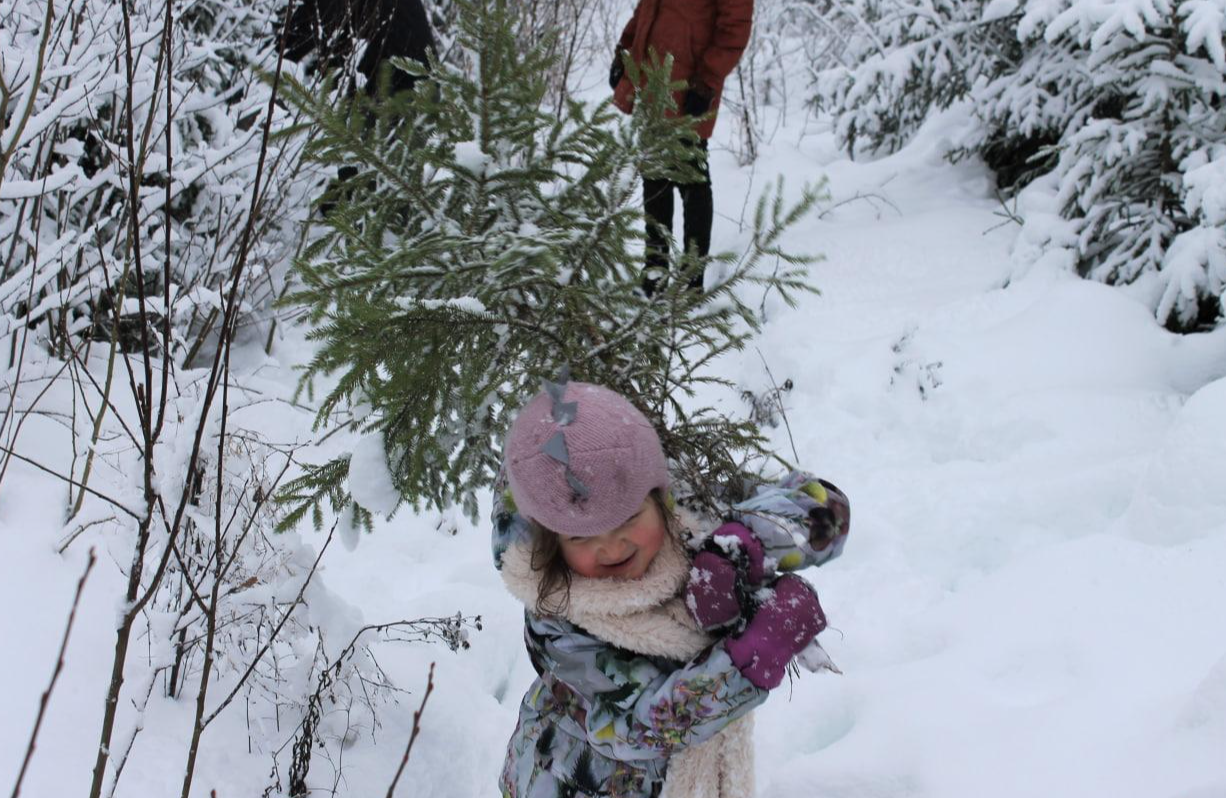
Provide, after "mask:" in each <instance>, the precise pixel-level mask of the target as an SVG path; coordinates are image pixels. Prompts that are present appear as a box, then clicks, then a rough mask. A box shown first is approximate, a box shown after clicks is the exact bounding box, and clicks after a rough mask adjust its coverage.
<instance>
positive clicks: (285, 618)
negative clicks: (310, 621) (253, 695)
mask: <svg viewBox="0 0 1226 798" xmlns="http://www.w3.org/2000/svg"><path fill="white" fill-rule="evenodd" d="M335 533H336V524H333V525H332V529H331V531H329V532H328V539H327V540H325V541H324V545H323V548H321V549H320V550H319V554H318V555H317V556H316V557H315V562H314V563H312V564H311V570H310V571H308V572H307V575H306V578H305V579H303V580H302V587H301V588H300V589H299V590H298V595H297V596H295V597H294V600H293V602H291V603H290V605H289V608H288V609H287V610H286V611H285V615H283V616H282V617H281V620H280V621H278V622H277V625H276V627H274V628H273V630H272V634H270V635H269V636H268V639H267V640H266V641H264V645H263V646H261V647H260V650H259V651H257V652H256V655H255V656H254V657H253V658H252V659H251V663H250V664H249V665H248V666H247V670H245V671H244V672H243V675H242V677H241V678H239V680H238V682H237V683H236V684H235V685H234V688H233V689H232V690H230V693H229V695H227V696H226V697H225V698H224V699H222V702H221V703H220V704H218V705H217V708H216V709H214V710H213V711H212V712H210V713H209V714H208V716H206V717H205V718H204V719H202V720H201V721H200V727H201V728H204V727H206V726H208V725H209V724H210V723H212V722H213V719H214V718H216V717H217V716H218V715H219V714H221V712H222V710H224V709H225V708H226V707H228V706H229V705H230V702H231V701H233V700H234V696H236V695H238V692H239V690H241V689H242V688H243V685H244V684H246V683H247V679H249V678H250V677H251V674H252V673H253V672H254V671H255V669H256V666H257V665H259V664H260V661H261V660H262V659H264V655H265V654H266V653H268V650H269V649H270V648H271V647H272V644H273V643H275V642H276V640H277V636H278V635H279V634H281V629H282V627H284V626H285V624H286V622H287V621H289V619H290V616H291V615H293V614H294V610H296V609H297V608H298V605H299V604H301V603H302V596H303V594H305V593H306V589H307V587H308V586H309V585H310V584H311V578H312V577H314V576H315V569H317V568H318V567H319V561H320V560H322V559H323V557H324V552H326V551H327V550H328V546H329V545H331V543H332V537H333V535H334V534H335Z"/></svg>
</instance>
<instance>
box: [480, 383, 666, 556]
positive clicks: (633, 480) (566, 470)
mask: <svg viewBox="0 0 1226 798" xmlns="http://www.w3.org/2000/svg"><path fill="white" fill-rule="evenodd" d="M544 387H545V389H544V390H543V391H541V393H539V394H537V395H536V396H535V397H533V398H532V400H531V401H530V402H528V404H527V405H525V406H524V407H523V409H522V410H520V411H519V415H518V416H516V417H515V421H514V422H513V423H512V424H511V429H510V431H509V432H508V433H507V440H506V447H505V452H504V458H505V467H506V471H507V480H508V482H510V485H511V495H512V497H513V498H514V499H515V506H516V508H517V509H518V511H519V513H520V515H523V516H525V517H527V518H530V519H532V520H533V521H535V522H536V523H538V524H540V525H541V526H543V527H545V528H546V529H548V530H550V531H552V532H556V533H558V534H561V535H577V536H582V537H590V536H592V535H599V534H602V533H604V532H608V531H610V530H612V529H616V528H617V527H619V526H621V525H622V524H624V523H625V522H626V521H627V520H629V519H630V517H631V516H633V515H634V514H635V512H637V511H638V509H639V507H640V506H641V505H642V504H643V499H644V498H646V497H647V494H648V492H650V491H651V489H652V488H660V489H661V490H662V491H667V490H668V462H667V460H666V459H665V457H664V449H663V448H662V447H661V446H660V437H659V436H658V435H657V434H656V431H655V428H653V427H652V425H651V422H649V421H648V420H647V418H646V417H645V416H644V415H643V414H642V413H640V412H639V411H638V409H637V408H635V406H634V405H632V404H630V402H629V401H627V400H626V399H625V397H623V396H621V395H620V394H618V393H616V392H614V391H611V390H609V389H608V388H605V387H603V386H600V385H592V384H590V383H586V382H570V381H569V379H568V375H567V373H566V371H565V370H564V371H563V373H562V375H560V376H559V378H558V381H557V382H549V381H545V383H544Z"/></svg>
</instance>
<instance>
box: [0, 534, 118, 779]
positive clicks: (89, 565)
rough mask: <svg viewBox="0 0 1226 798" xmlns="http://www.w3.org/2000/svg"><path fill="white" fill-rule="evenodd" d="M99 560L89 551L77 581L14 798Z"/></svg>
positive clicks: (39, 702) (28, 762)
mask: <svg viewBox="0 0 1226 798" xmlns="http://www.w3.org/2000/svg"><path fill="white" fill-rule="evenodd" d="M97 560H98V558H97V556H96V555H95V554H94V550H93V549H92V548H91V549H90V550H89V558H88V559H87V560H86V562H85V571H84V572H83V573H82V574H81V578H80V579H79V580H77V593H76V595H75V596H73V598H72V609H71V610H69V611H68V623H67V624H66V625H65V626H64V639H63V640H61V641H60V654H59V657H57V658H56V661H55V670H53V671H52V672H51V683H50V684H49V685H47V689H46V690H44V691H43V695H42V697H41V698H40V699H39V700H38V717H37V718H35V720H34V731H32V732H30V743H29V745H27V746H26V757H25V759H24V760H23V761H22V763H21V772H19V773H18V774H17V783H16V784H14V785H13V796H12V798H17V796H18V795H19V794H20V793H21V782H22V780H23V779H25V777H26V768H28V767H29V766H30V759H31V757H33V756H34V747H35V742H36V740H37V739H38V730H39V729H40V728H41V727H42V725H43V716H44V715H45V714H46V712H47V704H49V703H50V702H51V693H52V691H53V690H55V683H56V681H57V680H58V679H59V678H60V671H62V670H63V669H64V652H65V651H66V650H67V649H68V637H69V635H71V634H72V623H73V621H75V620H76V618H77V605H78V604H80V603H81V593H82V591H84V590H85V581H86V580H87V579H89V572H90V571H92V570H93V568H94V563H95V562H97Z"/></svg>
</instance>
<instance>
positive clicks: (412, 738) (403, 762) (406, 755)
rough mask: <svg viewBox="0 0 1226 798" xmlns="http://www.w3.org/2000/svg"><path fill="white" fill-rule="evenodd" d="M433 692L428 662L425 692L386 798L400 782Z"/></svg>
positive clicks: (414, 715)
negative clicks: (422, 716) (422, 714)
mask: <svg viewBox="0 0 1226 798" xmlns="http://www.w3.org/2000/svg"><path fill="white" fill-rule="evenodd" d="M432 692H434V663H433V662H431V663H430V675H429V676H428V677H426V694H425V695H424V696H422V697H421V706H420V707H418V708H417V711H416V712H414V713H413V731H412V732H411V733H410V734H409V744H408V745H406V746H405V748H404V756H403V757H401V759H400V767H399V768H397V769H396V778H394V779H392V783H391V786H389V787H388V788H387V798H392V796H393V795H394V794H395V792H396V784H397V783H399V782H400V775H401V774H402V773H404V767H405V765H407V764H409V754H410V753H412V751H413V743H414V742H415V741H416V740H417V734H418V732H420V731H421V713H423V712H425V711H426V702H427V701H429V700H430V693H432Z"/></svg>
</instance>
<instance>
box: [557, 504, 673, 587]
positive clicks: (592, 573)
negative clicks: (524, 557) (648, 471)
mask: <svg viewBox="0 0 1226 798" xmlns="http://www.w3.org/2000/svg"><path fill="white" fill-rule="evenodd" d="M666 534H667V527H666V526H665V523H664V518H663V517H662V516H661V514H660V508H659V506H658V505H657V504H656V502H655V500H653V499H652V498H651V496H650V495H648V496H647V497H646V498H645V499H644V500H643V503H642V505H640V507H639V509H638V512H636V513H635V514H634V515H633V516H632V517H631V518H630V519H629V520H628V521H626V523H624V524H622V525H621V526H619V527H617V528H616V529H613V530H611V531H609V532H605V533H603V534H600V535H593V536H591V537H572V536H566V535H563V536H561V537H560V541H559V542H560V546H561V549H562V558H563V559H564V560H565V561H566V565H567V566H568V567H569V568H570V569H571V571H573V572H575V573H576V574H578V575H579V576H586V577H589V578H595V579H601V578H617V579H638V578H639V577H640V576H642V575H643V574H644V573H646V572H647V568H648V566H650V565H651V561H652V560H654V559H655V558H656V554H658V553H659V551H660V546H661V545H663V543H664V536H665V535H666Z"/></svg>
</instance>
